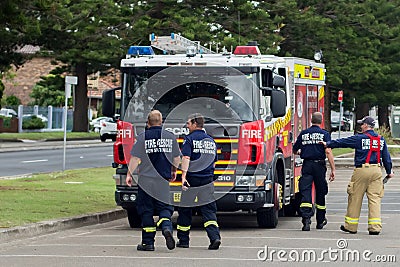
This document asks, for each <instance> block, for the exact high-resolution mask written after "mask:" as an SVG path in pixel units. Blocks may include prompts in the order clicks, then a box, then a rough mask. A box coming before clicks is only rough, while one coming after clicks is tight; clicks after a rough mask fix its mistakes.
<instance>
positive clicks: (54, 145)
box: [0, 139, 400, 242]
mask: <svg viewBox="0 0 400 267" xmlns="http://www.w3.org/2000/svg"><path fill="white" fill-rule="evenodd" d="M66 145H67V148H76V147H92V146H110V142H106V143H103V142H101V141H100V140H99V139H92V140H69V141H67V142H66ZM63 147H64V141H63V140H62V141H45V140H42V141H31V140H19V141H12V142H10V141H5V140H0V153H6V152H11V151H32V150H41V149H61V148H63ZM353 157H354V154H353V153H349V154H345V155H341V156H339V157H336V158H335V164H336V166H337V168H341V167H343V168H345V167H349V168H351V167H352V166H353ZM392 160H393V166H394V167H400V158H392ZM0 179H1V178H0ZM124 217H126V211H125V210H123V209H122V208H116V209H114V210H110V211H106V212H101V213H95V214H90V215H83V216H76V217H72V218H64V219H58V220H49V221H42V222H39V223H34V224H29V225H24V226H17V227H13V228H5V229H0V242H8V241H11V240H14V239H23V238H29V237H33V236H38V235H43V234H48V233H54V232H57V231H62V230H65V229H71V228H77V227H82V226H87V225H90V224H98V223H105V222H108V221H112V220H117V219H121V218H124Z"/></svg>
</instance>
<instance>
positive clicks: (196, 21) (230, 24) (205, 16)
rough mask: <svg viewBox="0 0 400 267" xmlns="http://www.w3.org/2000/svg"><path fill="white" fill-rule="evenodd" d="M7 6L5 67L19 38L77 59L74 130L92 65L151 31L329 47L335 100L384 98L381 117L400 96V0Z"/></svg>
mask: <svg viewBox="0 0 400 267" xmlns="http://www.w3.org/2000/svg"><path fill="white" fill-rule="evenodd" d="M0 6H1V7H2V9H1V10H2V11H1V14H0V22H1V23H2V24H3V27H2V28H1V29H0V33H1V34H2V37H3V36H4V38H2V39H1V40H0V48H1V49H0V67H1V71H4V70H6V69H7V68H8V67H9V66H10V65H11V64H17V65H18V64H19V60H20V58H19V56H18V55H16V54H15V47H16V46H17V45H18V44H22V43H28V42H29V43H31V44H39V45H40V46H41V47H42V48H44V49H46V50H50V51H53V53H54V56H55V57H56V58H57V59H58V60H61V61H62V62H64V63H67V64H69V65H70V66H71V67H72V70H73V71H74V74H75V75H77V76H78V85H77V88H76V94H75V105H76V106H75V114H76V116H74V131H87V125H88V123H87V116H86V114H87V106H88V105H87V103H88V102H87V101H88V100H87V89H86V87H87V85H86V77H87V74H89V73H91V72H96V71H98V70H103V69H108V68H110V67H115V68H118V66H119V61H120V59H121V58H122V57H124V54H125V52H126V49H127V48H128V47H129V45H132V44H137V45H146V44H148V36H149V34H150V33H152V32H154V33H156V34H157V35H169V34H170V33H171V32H175V33H180V34H181V35H182V36H185V37H187V38H189V39H192V40H196V41H200V42H201V44H202V45H205V46H208V45H212V46H213V48H214V50H215V46H216V45H218V47H219V49H220V51H221V49H223V48H224V47H225V48H226V49H227V50H231V47H234V46H236V45H238V44H241V45H244V44H246V43H247V42H248V41H253V40H255V41H258V43H259V46H260V50H261V51H262V52H263V53H269V54H275V55H280V56H296V57H305V58H312V57H313V54H314V52H315V51H317V50H321V51H323V55H324V57H323V63H325V64H326V68H327V89H328V90H327V91H328V92H329V91H331V92H332V93H331V94H329V93H328V103H327V105H326V106H327V107H331V106H332V105H333V106H335V104H336V101H335V100H336V98H334V99H332V100H331V99H330V97H332V96H336V92H337V91H338V90H344V95H345V98H344V100H345V102H344V104H345V107H346V109H351V108H353V99H355V100H356V105H357V107H356V111H357V117H360V116H362V115H365V114H366V112H368V109H369V107H370V106H372V105H378V106H379V107H380V108H379V110H380V123H381V124H382V123H387V110H388V109H387V107H388V106H389V105H392V104H394V105H400V90H399V85H400V79H399V74H398V73H399V69H400V62H399V60H398V58H399V53H400V40H399V38H400V37H399V36H400V23H399V22H400V21H399V20H400V8H399V6H400V0H391V1H384V0H363V1H358V0H357V1H356V0H347V1H346V0H335V1H334V0H327V1H317V0H273V1H244V0H234V1H230V0H220V1H217V2H216V1H211V0H205V1H194V0H166V1H128V0H120V1H118V0H54V1H53V0H32V1H28V0H13V1H11V0H5V1H2V3H1V4H0ZM28 37H29V38H28ZM0 86H1V84H0ZM381 111H382V113H381ZM384 111H386V113H385V112H384Z"/></svg>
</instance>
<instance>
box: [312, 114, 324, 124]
mask: <svg viewBox="0 0 400 267" xmlns="http://www.w3.org/2000/svg"><path fill="white" fill-rule="evenodd" d="M311 123H312V124H321V123H322V113H321V112H314V113H313V114H312V115H311Z"/></svg>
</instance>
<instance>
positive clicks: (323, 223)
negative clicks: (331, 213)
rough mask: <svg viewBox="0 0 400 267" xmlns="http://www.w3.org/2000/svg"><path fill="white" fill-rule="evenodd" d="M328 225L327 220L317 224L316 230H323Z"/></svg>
mask: <svg viewBox="0 0 400 267" xmlns="http://www.w3.org/2000/svg"><path fill="white" fill-rule="evenodd" d="M327 223H328V220H327V219H326V218H325V219H324V220H323V221H322V222H320V223H317V226H316V228H317V229H322V228H324V226H325V225H326V224H327Z"/></svg>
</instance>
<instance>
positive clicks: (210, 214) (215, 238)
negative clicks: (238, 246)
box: [176, 113, 221, 250]
mask: <svg viewBox="0 0 400 267" xmlns="http://www.w3.org/2000/svg"><path fill="white" fill-rule="evenodd" d="M186 124H187V127H188V129H189V132H190V134H189V135H188V136H186V137H185V141H184V143H183V145H182V166H181V168H182V195H181V203H180V207H179V209H178V212H179V216H178V222H177V230H178V239H179V241H178V243H177V245H176V246H177V247H181V248H188V247H189V232H190V227H191V223H192V208H193V207H194V206H196V207H198V209H200V212H201V214H202V216H203V223H204V228H205V229H206V231H207V235H208V238H209V240H210V245H209V246H208V249H211V250H217V249H219V246H220V245H221V236H220V232H219V227H218V223H217V216H216V212H217V205H216V203H215V199H214V184H213V181H214V169H215V161H216V160H217V149H216V144H215V142H214V140H213V138H212V137H210V136H209V135H207V134H206V133H205V131H204V130H203V126H204V117H203V116H202V115H201V114H199V113H195V114H192V115H190V116H189V117H188V121H187V122H186Z"/></svg>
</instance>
